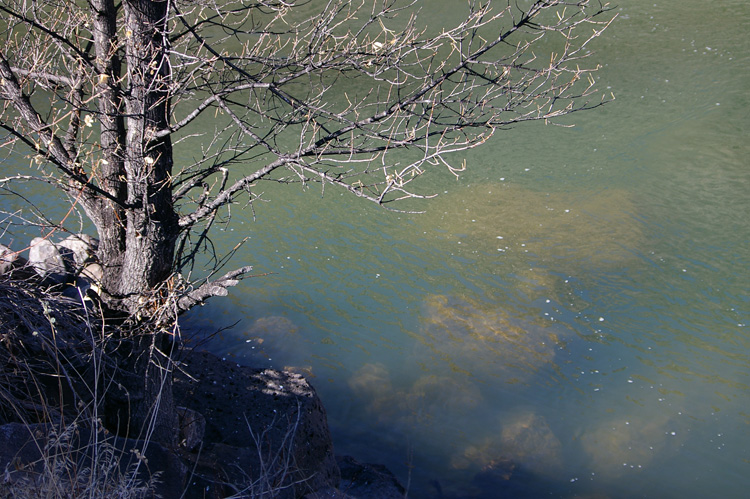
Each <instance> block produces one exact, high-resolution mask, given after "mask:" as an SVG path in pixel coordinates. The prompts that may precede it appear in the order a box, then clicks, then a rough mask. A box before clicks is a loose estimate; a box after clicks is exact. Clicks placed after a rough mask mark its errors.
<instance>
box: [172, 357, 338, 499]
mask: <svg viewBox="0 0 750 499" xmlns="http://www.w3.org/2000/svg"><path fill="white" fill-rule="evenodd" d="M182 354H183V355H184V357H183V358H182V359H178V360H181V364H182V365H181V366H180V369H178V371H177V372H176V374H175V382H174V387H173V388H174V398H175V401H176V402H177V403H178V404H179V405H183V406H185V407H187V408H189V409H193V410H195V411H199V412H201V413H202V414H203V415H204V417H205V418H206V431H205V437H204V445H203V448H202V450H201V452H200V455H197V456H194V459H195V461H194V464H195V466H196V470H197V473H196V475H200V476H202V477H203V478H202V480H203V481H201V480H197V479H195V480H191V489H192V490H189V491H188V493H187V494H186V497H188V498H190V497H203V495H200V494H203V493H204V492H205V487H206V486H213V487H214V488H213V489H212V490H214V492H213V493H214V494H215V495H214V496H215V497H222V494H236V493H237V492H238V491H240V490H243V487H250V486H251V485H252V484H254V487H255V490H256V491H257V490H258V488H259V487H261V488H262V484H260V482H259V481H263V480H268V479H269V478H274V483H275V486H276V487H277V488H278V490H277V492H278V494H279V495H278V497H284V496H285V495H289V496H290V497H302V496H303V495H304V494H306V493H310V492H313V491H316V490H321V489H325V488H327V487H332V488H335V487H336V486H337V485H338V483H339V480H340V475H339V470H338V466H337V465H336V459H335V456H334V453H333V444H332V441H331V435H330V432H329V429H328V422H327V419H326V413H325V409H324V408H323V404H322V403H321V401H320V399H319V398H318V396H317V394H316V393H315V390H314V389H313V388H312V386H310V385H309V384H308V383H307V381H306V380H305V379H304V378H303V377H302V376H301V375H299V374H294V373H289V372H281V371H274V370H271V369H252V368H249V367H244V366H239V365H238V364H236V363H234V362H226V361H221V360H220V359H218V358H217V357H216V356H214V355H212V354H209V353H205V352H192V351H184V352H183V353H182ZM222 482H223V483H225V484H228V483H231V484H233V486H232V487H229V486H225V488H224V489H223V490H216V488H217V485H216V484H221V483H222ZM212 484H213V485H212ZM219 489H220V487H219ZM245 492H248V490H245ZM214 496H212V497H214Z"/></svg>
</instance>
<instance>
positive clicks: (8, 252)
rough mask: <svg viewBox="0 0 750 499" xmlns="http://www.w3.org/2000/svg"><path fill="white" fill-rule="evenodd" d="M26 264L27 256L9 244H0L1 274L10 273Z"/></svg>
mask: <svg viewBox="0 0 750 499" xmlns="http://www.w3.org/2000/svg"><path fill="white" fill-rule="evenodd" d="M25 264H26V259H25V258H23V257H21V255H19V254H18V253H16V252H15V251H13V250H12V249H10V248H8V247H7V246H5V245H2V244H0V275H4V274H6V273H9V272H11V271H12V270H13V269H16V268H19V267H22V266H23V265H25Z"/></svg>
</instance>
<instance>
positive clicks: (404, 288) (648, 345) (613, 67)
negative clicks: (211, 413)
mask: <svg viewBox="0 0 750 499" xmlns="http://www.w3.org/2000/svg"><path fill="white" fill-rule="evenodd" d="M451 4H452V0H451V1H449V0H440V1H433V0H430V1H429V10H430V15H431V16H432V18H435V19H437V20H438V21H439V20H440V19H441V18H442V19H443V21H444V22H446V23H448V22H449V19H450V15H451V12H450V10H451ZM617 12H618V13H619V17H618V19H617V21H616V22H615V23H614V24H613V25H612V26H611V29H610V30H609V31H608V32H607V33H606V34H605V35H604V36H603V37H601V38H599V39H597V41H596V43H595V45H594V47H593V48H594V51H595V55H594V57H595V58H596V60H598V61H601V62H602V64H603V68H602V70H601V71H600V72H599V73H598V74H597V80H598V81H599V84H600V85H601V86H602V87H603V88H607V87H611V91H612V92H614V94H615V96H616V100H615V101H614V102H612V103H611V104H609V105H607V106H605V107H604V108H600V109H598V110H595V111H593V112H590V113H583V114H576V115H574V116H573V117H571V119H570V120H569V122H570V123H575V127H573V128H560V127H551V126H544V125H542V124H528V125H527V126H520V127H518V128H516V129H513V130H509V131H503V132H500V133H499V134H498V136H496V137H495V139H494V140H493V141H491V142H490V143H489V144H487V145H486V146H484V147H482V148H480V149H477V150H475V151H472V152H471V153H469V154H467V155H466V160H467V164H468V166H469V170H468V171H467V173H466V174H465V175H463V176H462V177H461V179H460V180H458V181H457V180H455V179H453V178H452V177H450V176H449V175H446V176H445V177H442V178H440V179H436V180H435V181H436V182H440V183H439V184H436V185H439V188H440V192H441V193H442V195H441V196H439V197H437V198H435V199H433V200H430V201H427V202H426V203H425V204H424V209H425V210H426V213H424V214H421V215H404V214H398V213H392V212H388V211H386V210H382V209H379V208H377V207H376V206H370V205H367V204H364V203H362V202H361V201H359V200H357V199H354V198H353V197H352V196H350V195H344V194H341V193H339V192H336V191H334V190H333V189H331V188H329V189H327V190H326V195H325V196H324V197H321V196H320V191H319V190H317V189H315V188H314V187H313V188H310V189H309V190H306V191H305V190H302V189H301V188H299V187H295V186H292V187H283V188H282V187H274V186H268V188H267V189H266V194H265V195H264V198H268V199H270V200H272V201H271V202H269V203H256V217H257V218H256V220H255V221H253V219H252V217H251V214H250V213H249V212H239V211H235V212H234V213H233V217H234V218H233V220H232V223H231V224H230V225H229V226H227V227H226V228H225V229H223V230H224V232H217V233H216V234H215V237H216V238H217V240H218V242H219V244H220V245H223V246H224V247H225V248H231V247H232V246H233V245H234V244H236V243H237V242H238V241H239V240H240V239H242V238H243V237H245V236H250V239H249V241H248V242H247V243H246V244H245V245H244V246H243V247H242V248H241V249H240V250H239V253H238V254H237V255H236V256H235V259H234V262H236V263H238V264H239V263H243V264H245V263H246V264H251V265H253V266H254V268H255V271H257V272H258V273H265V272H273V273H274V274H272V275H270V276H266V277H258V278H254V279H249V280H245V281H243V282H242V284H241V285H240V286H238V287H237V288H235V289H233V290H232V292H231V293H230V296H229V297H228V298H223V299H214V300H212V301H210V302H209V304H207V305H206V306H204V307H201V308H199V309H198V310H195V311H194V312H191V313H190V314H189V315H188V316H187V317H186V318H185V319H186V320H185V328H184V329H185V333H186V335H188V336H191V335H192V336H194V337H195V336H199V335H200V334H201V332H203V333H205V332H212V331H215V330H216V329H218V328H220V327H223V326H228V325H230V324H233V323H235V322H237V321H240V322H239V323H238V324H237V326H235V327H234V328H232V329H230V330H227V331H224V332H222V333H221V334H220V335H218V336H216V337H215V338H214V339H213V340H212V341H211V342H210V343H208V346H207V348H208V349H210V350H212V351H214V352H216V353H218V354H219V355H221V356H222V357H225V358H226V359H227V360H228V361H230V360H231V361H233V362H239V363H245V364H249V365H253V366H258V367H261V366H271V367H276V368H283V367H289V368H294V369H297V370H299V371H300V372H303V373H305V374H306V375H308V376H309V379H310V380H311V382H312V383H313V385H314V386H315V388H316V389H317V391H318V393H319V394H320V396H321V398H322V400H323V402H324V404H325V406H326V409H327V411H328V418H329V423H330V426H331V429H332V432H333V437H334V444H335V447H336V451H337V453H338V454H351V455H353V456H355V457H356V458H357V459H358V460H360V461H367V462H377V463H383V464H385V465H387V466H388V468H390V469H391V470H392V471H393V472H394V473H395V474H396V475H397V476H398V477H399V479H400V480H401V481H402V482H403V483H404V484H407V483H408V484H409V497H414V498H422V497H457V498H464V497H466V498H468V497H486V498H491V497H547V496H549V497H611V498H618V497H623V498H625V497H659V498H668V497H675V498H677V497H680V498H684V497H722V498H730V497H737V498H739V497H746V496H747V493H748V490H750V330H749V329H748V323H750V271H749V270H748V268H750V140H748V134H749V133H750V117H749V115H750V3H747V2H746V1H745V0H715V1H707V0H683V1H675V0H672V1H663V2H662V1H657V3H654V1H653V0H649V1H643V0H625V1H623V2H621V3H620V4H619V5H618V7H617ZM432 18H431V21H430V22H431V23H433V22H435V21H433V20H432ZM51 201H52V200H50V202H51ZM510 462H512V463H513V466H515V468H514V469H513V471H512V473H508V474H506V475H503V474H502V473H500V472H497V473H495V474H492V473H489V472H488V471H487V470H488V469H491V468H493V467H494V469H495V470H508V469H510V468H509V467H510V466H511V465H510V464H509V463H510ZM483 470H484V472H483ZM506 478H507V479H506Z"/></svg>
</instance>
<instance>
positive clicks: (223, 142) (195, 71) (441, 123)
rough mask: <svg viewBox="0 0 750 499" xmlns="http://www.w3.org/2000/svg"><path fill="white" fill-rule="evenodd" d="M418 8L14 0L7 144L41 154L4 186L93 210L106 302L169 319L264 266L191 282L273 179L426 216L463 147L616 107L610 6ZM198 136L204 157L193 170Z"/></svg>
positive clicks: (3, 70) (1, 32) (518, 3)
mask: <svg viewBox="0 0 750 499" xmlns="http://www.w3.org/2000/svg"><path fill="white" fill-rule="evenodd" d="M420 5H421V2H420V1H418V0H354V1H350V0H307V1H304V0H118V1H116V0H2V1H0V37H1V40H0V99H2V104H3V108H2V110H1V111H0V113H1V114H0V127H1V128H2V129H3V130H4V131H5V136H4V137H3V138H2V139H1V141H2V144H3V148H4V150H5V152H6V154H21V155H27V154H28V155H30V156H31V158H32V159H33V161H31V162H30V164H31V165H32V167H30V169H29V171H28V172H26V173H19V175H17V176H12V177H8V178H6V179H4V185H5V187H6V188H7V189H10V190H12V189H13V184H12V182H13V181H14V180H22V179H28V178H35V179H37V180H41V181H44V182H48V183H50V184H52V185H53V186H55V187H56V188H58V189H59V190H60V191H62V192H63V193H64V194H65V196H67V202H68V203H70V204H71V205H72V207H73V208H74V209H77V208H78V207H80V208H82V211H83V212H84V213H85V215H86V216H87V217H88V218H89V219H90V220H91V222H92V223H93V225H94V226H95V227H96V230H97V232H98V237H99V240H100V244H99V248H98V254H97V256H98V260H99V262H100V263H101V264H102V266H103V269H104V273H103V278H102V286H101V289H102V293H101V295H102V299H103V301H104V303H105V304H106V305H107V306H108V307H109V309H110V310H115V311H120V312H125V313H126V314H127V315H129V316H130V317H137V318H139V319H142V320H146V319H149V320H150V322H151V324H154V321H155V320H156V323H158V324H162V325H164V324H167V325H168V324H170V323H173V322H174V321H175V319H176V317H177V315H178V314H179V313H181V312H183V311H186V310H188V309H189V308H191V307H192V306H194V305H195V304H197V303H199V302H201V301H203V300H206V299H208V298H210V297H211V296H215V295H223V294H226V293H227V290H226V288H227V287H229V286H233V285H234V284H236V283H237V280H238V279H239V278H241V277H242V276H244V275H246V274H247V273H248V272H249V270H250V267H247V266H243V267H240V268H238V269H236V270H233V271H231V272H228V273H226V274H224V275H223V276H221V277H218V278H217V277H215V276H217V275H219V274H220V273H221V272H219V268H220V267H221V265H223V264H224V263H225V261H226V259H225V258H224V256H222V255H218V256H217V258H216V259H215V260H214V262H215V267H214V268H213V269H211V270H210V272H208V274H207V275H208V277H205V276H204V277H203V278H202V280H200V281H195V282H190V281H191V279H190V278H189V277H183V276H187V275H188V272H187V271H188V270H190V269H191V265H192V264H193V263H194V261H195V259H196V255H197V254H198V252H200V251H203V250H204V249H205V248H207V247H209V246H210V239H209V235H210V229H211V228H212V225H213V224H214V223H215V221H216V220H218V219H225V218H227V217H228V215H229V209H230V208H231V206H232V205H233V204H237V203H239V202H242V203H243V204H249V205H250V207H251V208H252V203H253V202H254V201H255V200H256V199H257V198H256V196H257V195H258V193H259V187H258V183H259V182H260V181H273V182H282V183H289V182H301V183H312V182H316V183H318V184H319V185H320V186H321V189H323V190H325V189H326V188H328V187H329V186H331V187H335V188H341V189H344V190H346V191H349V192H350V193H352V194H353V195H355V196H359V197H361V198H364V199H366V200H369V201H372V202H374V203H377V204H379V205H383V206H386V207H388V208H391V209H401V210H412V209H414V208H413V201H418V200H419V199H422V198H425V197H429V196H431V195H432V193H430V192H429V191H424V190H423V189H424V188H422V187H420V183H419V182H418V180H419V179H420V178H421V177H422V176H423V175H424V174H426V173H428V172H430V171H432V170H435V169H437V168H447V169H448V170H449V171H450V172H453V173H454V174H458V173H459V172H460V171H461V170H462V169H463V167H464V166H463V165H461V164H460V157H459V156H456V155H452V153H456V152H460V151H464V150H467V149H470V148H473V147H476V146H478V145H481V144H483V143H484V142H486V141H487V140H488V139H489V138H490V137H492V136H493V135H494V134H495V132H497V131H498V130H502V129H505V128H508V127H511V126H513V125H514V124H517V123H521V122H524V121H533V120H543V121H546V122H554V121H555V120H556V119H557V118H560V117H562V116H565V115H568V114H571V113H574V112H577V111H581V110H586V109H591V108H595V107H597V106H599V105H601V104H602V103H603V102H605V101H607V100H609V98H608V97H607V96H605V95H603V94H601V93H597V91H596V89H595V81H594V78H593V76H592V73H593V72H594V71H596V69H597V68H598V66H597V65H596V64H594V63H590V62H589V57H588V56H589V44H590V42H591V41H592V40H593V39H595V38H596V37H598V36H599V35H600V34H601V33H602V31H603V30H604V29H605V28H606V27H607V26H608V25H609V23H610V22H611V20H612V18H613V17H612V15H610V14H608V11H609V9H608V7H607V5H605V4H601V3H599V2H598V1H597V0H583V1H562V0H544V1H541V0H540V1H530V0H507V1H505V0H503V1H499V0H485V1H477V0H469V1H468V2H462V3H460V5H458V6H457V7H456V14H457V22H456V24H455V26H447V27H440V28H439V29H430V28H429V27H427V26H425V25H423V24H422V23H421V20H420V17H418V16H417V13H418V12H419V8H420ZM461 12H463V14H462V15H461V16H458V14H459V13H461ZM541 54H545V55H544V56H543V57H542V56H541ZM538 56H539V57H538ZM207 128H208V129H209V130H208V131H207V130H206V129H207ZM181 141H191V142H194V143H195V142H197V143H199V144H200V147H195V148H194V149H196V150H200V151H202V153H201V155H200V156H199V157H197V158H195V159H194V161H191V162H190V163H189V164H188V163H180V164H175V162H174V158H175V155H174V147H175V144H176V143H179V142H181ZM457 161H458V162H459V163H455V162H457ZM143 348H145V346H144V347H143ZM139 369H140V368H139ZM165 426H166V427H168V426H169V423H165Z"/></svg>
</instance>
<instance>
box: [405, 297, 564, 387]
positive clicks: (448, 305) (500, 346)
mask: <svg viewBox="0 0 750 499" xmlns="http://www.w3.org/2000/svg"><path fill="white" fill-rule="evenodd" d="M421 321H422V329H423V331H422V334H421V341H422V343H423V345H422V346H423V347H424V346H426V347H427V348H422V347H420V349H419V352H418V353H417V354H416V355H417V357H420V356H422V357H424V356H428V357H430V358H432V359H434V358H437V359H439V362H442V363H443V364H444V365H445V366H446V367H448V368H450V370H451V371H453V372H454V373H455V372H458V373H463V374H466V375H468V376H470V377H474V378H480V379H481V378H484V377H487V376H490V377H493V378H500V379H501V380H502V381H505V382H507V383H517V382H527V381H529V379H530V378H532V377H533V376H534V375H535V374H536V373H537V372H538V371H539V370H540V369H541V368H545V367H547V368H554V365H553V364H554V356H555V350H556V348H558V347H560V345H561V340H560V338H559V337H558V334H557V332H558V330H559V328H557V327H556V326H552V325H546V326H543V325H535V324H532V323H530V322H524V321H521V320H519V319H516V318H515V317H513V316H512V315H511V314H509V313H508V312H507V311H505V310H504V309H503V308H501V307H499V306H495V305H492V304H486V303H480V302H478V301H474V300H472V299H470V298H466V297H458V296H452V295H430V296H427V297H426V298H425V299H424V301H423V306H422V317H421ZM424 362H430V363H431V364H432V365H434V364H435V362H434V360H428V359H425V360H424Z"/></svg>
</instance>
